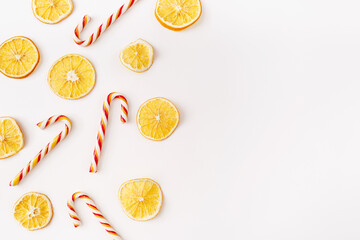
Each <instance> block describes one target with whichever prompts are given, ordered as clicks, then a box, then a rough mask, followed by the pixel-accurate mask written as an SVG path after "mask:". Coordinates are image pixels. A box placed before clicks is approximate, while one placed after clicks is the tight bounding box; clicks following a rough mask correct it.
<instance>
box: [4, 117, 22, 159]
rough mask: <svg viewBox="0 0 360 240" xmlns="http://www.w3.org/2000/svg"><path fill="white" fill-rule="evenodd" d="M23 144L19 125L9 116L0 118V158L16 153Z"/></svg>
mask: <svg viewBox="0 0 360 240" xmlns="http://www.w3.org/2000/svg"><path fill="white" fill-rule="evenodd" d="M23 146H24V137H23V134H22V132H21V129H20V127H19V125H18V124H17V123H16V121H15V120H14V119H12V118H10V117H1V118H0V159H3V158H7V157H10V156H12V155H14V154H16V153H18V152H19V151H20V150H21V149H22V148H23Z"/></svg>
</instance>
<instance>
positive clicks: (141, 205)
mask: <svg viewBox="0 0 360 240" xmlns="http://www.w3.org/2000/svg"><path fill="white" fill-rule="evenodd" d="M119 198H120V203H121V207H122V208H123V210H124V212H125V213H126V215H128V217H130V218H131V219H133V220H137V221H146V220H150V219H153V218H154V217H156V215H157V214H158V213H159V211H160V208H161V205H162V199H163V197H162V192H161V188H160V186H159V184H158V183H157V182H155V181H154V180H151V179H148V178H139V179H134V180H130V181H127V182H125V183H123V184H122V185H121V187H120V189H119Z"/></svg>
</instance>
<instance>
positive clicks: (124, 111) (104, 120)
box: [90, 92, 128, 173]
mask: <svg viewBox="0 0 360 240" xmlns="http://www.w3.org/2000/svg"><path fill="white" fill-rule="evenodd" d="M114 99H120V100H121V116H120V120H121V122H123V123H126V121H127V118H128V104H127V100H126V98H125V97H124V96H122V95H121V94H120V93H117V92H112V93H110V94H109V95H108V96H107V98H106V100H105V101H104V104H103V109H102V110H103V111H102V114H101V120H100V129H99V131H98V133H97V141H96V145H95V148H94V154H93V155H94V158H93V160H92V161H91V165H90V172H92V173H95V172H97V170H98V163H99V158H100V151H101V148H102V145H103V143H104V137H105V131H106V128H107V124H108V119H109V110H110V104H111V101H112V100H114Z"/></svg>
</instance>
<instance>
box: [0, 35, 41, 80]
mask: <svg viewBox="0 0 360 240" xmlns="http://www.w3.org/2000/svg"><path fill="white" fill-rule="evenodd" d="M39 60H40V54H39V50H38V49H37V47H36V45H35V44H34V43H33V41H31V40H30V39H29V38H27V37H22V36H16V37H12V38H10V39H8V40H6V41H5V42H3V43H2V44H1V45H0V72H1V73H3V74H4V75H5V76H7V77H10V78H25V77H27V76H29V75H30V74H31V73H32V72H33V71H34V70H35V68H36V66H37V64H38V63H39Z"/></svg>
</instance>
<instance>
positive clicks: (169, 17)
mask: <svg viewBox="0 0 360 240" xmlns="http://www.w3.org/2000/svg"><path fill="white" fill-rule="evenodd" d="M200 15H201V3H200V0H158V1H157V2H156V8H155V17H156V19H157V20H158V21H159V22H160V24H161V25H163V26H164V27H166V28H168V29H170V30H174V31H180V30H183V29H185V28H187V27H189V26H191V25H192V24H194V23H195V22H196V21H197V20H198V19H199V18H200Z"/></svg>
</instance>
